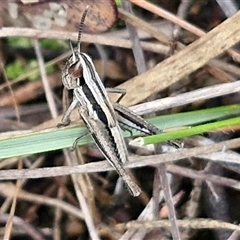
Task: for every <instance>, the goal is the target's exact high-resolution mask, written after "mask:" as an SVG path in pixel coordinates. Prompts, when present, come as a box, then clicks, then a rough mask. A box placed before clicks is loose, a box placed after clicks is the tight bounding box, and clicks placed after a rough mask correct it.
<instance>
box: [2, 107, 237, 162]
mask: <svg viewBox="0 0 240 240" xmlns="http://www.w3.org/2000/svg"><path fill="white" fill-rule="evenodd" d="M239 113H240V104H239V105H229V106H224V107H218V108H212V109H206V110H199V111H193V112H187V113H178V114H171V115H167V116H160V117H156V118H153V119H150V120H149V121H150V122H152V123H153V124H154V125H156V126H157V127H158V128H160V129H166V128H169V127H177V126H186V125H194V124H199V123H203V122H206V121H212V120H216V119H220V118H226V117H228V118H229V117H232V116H233V115H239ZM225 121H229V122H227V125H224V126H228V125H229V126H230V125H233V124H236V123H235V122H231V121H230V120H225ZM238 123H240V121H239V122H238ZM214 124H217V125H216V128H218V127H222V125H221V122H220V123H219V124H218V123H214ZM79 125H80V124H79ZM198 127H199V128H202V129H203V131H199V130H197V131H195V130H194V129H195V128H191V129H185V130H183V131H190V132H192V134H198V133H202V132H206V131H211V130H213V129H212V128H208V127H206V126H205V125H202V126H198ZM216 128H215V129H216ZM194 131H195V132H194ZM86 132H87V130H86V128H85V127H82V126H76V125H74V126H71V127H66V128H64V129H58V128H49V129H45V130H40V131H35V132H33V131H22V132H10V133H8V134H7V135H8V136H6V133H2V134H0V159H3V158H9V157H15V156H22V155H29V154H34V153H41V152H46V151H52V150H57V149H62V148H68V147H72V145H73V143H74V141H75V139H76V138H77V137H79V136H83V135H85V134H86ZM10 134H11V136H10ZM132 134H133V136H139V135H140V133H139V132H137V131H135V130H133V131H132ZM171 134H172V135H171ZM174 134H176V135H175V136H174ZM186 134H187V133H183V134H182V133H181V132H180V133H179V131H177V132H171V133H163V134H161V135H157V136H150V137H145V138H144V139H146V141H149V142H160V141H166V140H170V139H175V138H182V137H185V136H186ZM188 134H190V133H188ZM129 135H130V133H129V132H124V136H129ZM170 135H171V136H170ZM187 136H189V135H187ZM155 137H156V138H157V140H155ZM159 137H160V138H161V139H160V138H159ZM151 138H153V139H151ZM89 143H92V140H91V137H84V138H82V139H80V141H79V142H78V145H85V144H89Z"/></svg>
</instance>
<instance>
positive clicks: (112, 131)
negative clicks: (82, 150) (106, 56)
mask: <svg viewBox="0 0 240 240" xmlns="http://www.w3.org/2000/svg"><path fill="white" fill-rule="evenodd" d="M87 11H88V8H86V10H85V11H84V13H83V16H82V19H81V22H80V25H79V35H78V47H77V50H76V51H75V52H74V50H73V47H72V44H71V43H70V47H71V49H72V56H71V57H70V58H69V59H68V60H67V62H66V65H65V68H64V71H63V74H62V82H63V85H64V86H65V87H66V88H67V89H68V90H73V101H72V103H71V105H70V106H69V108H68V109H67V111H66V112H65V113H64V116H63V118H62V122H61V123H60V124H58V127H59V126H63V125H68V124H69V123H70V120H69V116H70V114H71V112H72V111H73V109H74V108H75V107H78V109H79V113H80V115H81V117H82V119H83V121H84V122H85V124H86V126H87V128H88V130H89V134H90V135H91V136H92V138H93V140H94V141H95V143H96V145H97V146H98V148H99V149H100V151H101V152H102V154H103V155H104V156H105V157H106V159H107V160H108V161H109V162H110V164H111V165H112V166H113V167H114V168H115V169H116V171H117V172H118V174H119V175H120V176H121V177H122V179H123V181H124V182H125V184H126V185H127V187H128V189H129V192H130V193H131V194H132V195H133V196H138V195H139V194H140V193H141V189H140V188H139V187H138V186H137V184H136V183H135V182H134V181H133V180H132V179H131V177H130V176H129V175H128V173H127V172H126V170H125V169H124V167H123V164H124V163H125V162H127V161H128V157H127V148H126V145H125V141H124V138H123V136H122V133H121V128H120V124H123V125H126V126H129V127H132V128H136V129H137V130H140V131H142V132H144V133H147V134H156V133H159V132H160V130H159V129H158V128H156V127H155V126H153V125H151V124H150V123H148V122H147V121H145V120H144V119H142V118H141V117H140V116H138V115H137V114H135V113H134V112H132V111H130V110H129V109H128V108H126V107H124V106H122V105H120V104H118V102H117V103H115V104H112V103H111V102H110V100H109V98H108V93H107V90H106V89H105V87H104V86H103V83H102V81H101V79H100V77H99V75H98V73H97V71H96V69H95V66H94V64H93V62H92V60H91V58H90V57H89V56H88V55H87V54H85V53H83V52H81V50H80V43H81V41H80V40H81V33H82V28H83V23H84V19H85V17H86V14H87ZM108 91H109V92H121V90H118V89H109V90H108ZM122 95H123V94H122ZM120 99H121V97H120V98H119V100H118V101H120ZM82 137H83V136H81V137H79V138H77V139H76V140H75V142H74V144H73V146H74V147H75V146H76V144H77V141H78V140H79V139H80V138H82Z"/></svg>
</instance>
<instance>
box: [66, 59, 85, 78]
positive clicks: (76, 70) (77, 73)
mask: <svg viewBox="0 0 240 240" xmlns="http://www.w3.org/2000/svg"><path fill="white" fill-rule="evenodd" d="M68 74H70V75H71V76H72V77H73V78H80V77H82V75H83V68H82V66H81V64H80V62H79V61H78V62H76V63H74V64H72V65H71V66H70V67H69V68H68Z"/></svg>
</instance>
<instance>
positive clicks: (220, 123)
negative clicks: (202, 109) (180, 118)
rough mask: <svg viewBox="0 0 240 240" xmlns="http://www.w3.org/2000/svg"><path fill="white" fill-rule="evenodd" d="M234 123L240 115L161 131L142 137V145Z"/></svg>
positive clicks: (195, 133)
mask: <svg viewBox="0 0 240 240" xmlns="http://www.w3.org/2000/svg"><path fill="white" fill-rule="evenodd" d="M234 125H240V117H236V118H231V119H227V120H222V121H217V122H214V123H207V124H203V125H200V126H196V127H190V128H188V129H183V130H178V131H174V132H169V133H161V134H158V135H153V136H147V137H143V138H141V139H143V141H144V143H143V145H147V144H153V143H160V142H165V141H167V140H174V139H180V138H184V137H189V136H193V135H197V134H201V133H205V132H208V131H213V130H216V129H220V128H223V127H230V126H234Z"/></svg>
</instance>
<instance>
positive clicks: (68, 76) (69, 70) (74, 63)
mask: <svg viewBox="0 0 240 240" xmlns="http://www.w3.org/2000/svg"><path fill="white" fill-rule="evenodd" d="M88 9H89V6H87V7H86V8H85V11H84V13H83V15H82V18H81V21H80V24H79V31H78V46H77V51H75V52H74V50H73V46H72V43H71V42H70V40H69V45H70V48H71V50H72V56H71V57H70V58H69V59H68V60H67V62H66V64H65V67H64V70H63V73H62V82H63V85H64V86H65V87H66V88H67V89H74V88H77V87H79V86H80V80H81V77H82V76H83V68H82V65H81V62H80V55H81V49H80V45H81V35H82V30H83V24H84V20H85V17H86V15H87V12H88Z"/></svg>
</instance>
